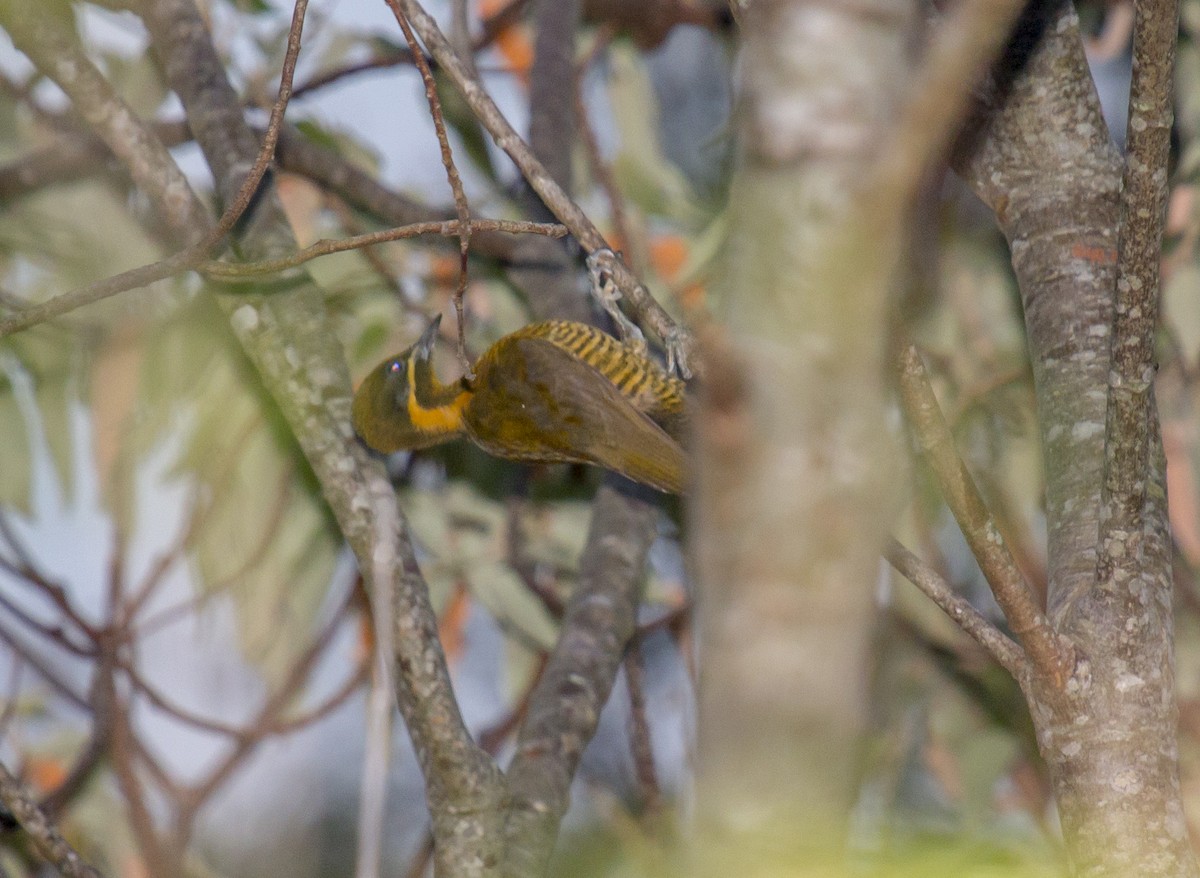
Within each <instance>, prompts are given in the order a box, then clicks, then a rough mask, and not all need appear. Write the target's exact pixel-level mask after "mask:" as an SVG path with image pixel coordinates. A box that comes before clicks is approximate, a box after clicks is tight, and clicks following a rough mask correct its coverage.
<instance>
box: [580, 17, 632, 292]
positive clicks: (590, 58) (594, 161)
mask: <svg viewBox="0 0 1200 878" xmlns="http://www.w3.org/2000/svg"><path fill="white" fill-rule="evenodd" d="M612 36H613V33H612V28H611V27H602V28H600V29H599V31H598V32H597V33H596V36H595V41H594V43H593V44H592V47H591V49H590V50H589V51H588V53H587V55H586V56H585V57H584V58H583V60H581V61H580V62H579V65H578V67H577V68H576V73H575V118H576V119H577V120H578V123H579V139H580V141H581V142H582V143H583V148H584V152H585V154H586V155H587V159H588V164H589V165H590V166H591V170H592V176H593V177H595V178H596V182H597V183H599V184H600V188H601V189H602V190H603V192H604V195H605V197H606V198H607V199H608V208H609V211H610V215H611V217H612V224H613V229H614V231H616V233H617V237H618V238H620V240H621V246H622V247H623V248H624V255H626V256H627V258H629V260H630V261H631V262H632V263H633V266H634V268H636V269H639V270H640V269H642V267H643V266H642V259H641V258H640V257H641V256H642V253H641V252H639V251H640V250H641V248H640V247H638V243H639V242H638V240H637V239H636V238H635V237H634V235H633V232H632V231H631V229H630V227H629V219H628V216H627V213H628V211H627V210H626V207H625V197H624V196H623V195H622V194H621V190H620V187H618V186H617V181H616V178H615V177H614V176H613V173H612V168H611V167H609V164H608V162H606V161H605V160H604V156H602V155H601V154H600V141H599V139H597V137H596V130H595V128H593V127H592V124H591V120H590V119H589V117H588V111H587V105H586V103H585V102H584V99H583V97H584V95H583V85H584V79H585V78H586V76H587V72H588V71H589V70H590V69H591V67H592V65H593V64H594V63H595V62H596V59H597V58H598V57H599V56H600V54H601V53H602V52H604V50H605V49H607V48H608V44H609V43H610V42H611V41H612ZM635 248H636V249H635Z"/></svg>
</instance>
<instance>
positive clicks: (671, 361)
mask: <svg viewBox="0 0 1200 878" xmlns="http://www.w3.org/2000/svg"><path fill="white" fill-rule="evenodd" d="M686 340H687V331H686V330H684V329H682V328H680V327H678V326H676V327H673V328H672V329H671V331H670V332H668V333H667V337H666V338H664V339H663V347H665V348H666V349H667V372H668V373H674V372H678V373H679V377H680V378H682V379H683V380H684V381H687V380H688V379H689V378H691V377H692V370H691V368H690V367H689V366H688V355H687V343H686Z"/></svg>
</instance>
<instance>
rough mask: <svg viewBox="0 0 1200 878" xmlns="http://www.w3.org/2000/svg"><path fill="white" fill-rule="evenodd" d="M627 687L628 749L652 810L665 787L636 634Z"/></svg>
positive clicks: (628, 656) (627, 658) (659, 802)
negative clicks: (656, 757) (657, 762)
mask: <svg viewBox="0 0 1200 878" xmlns="http://www.w3.org/2000/svg"><path fill="white" fill-rule="evenodd" d="M624 667H625V688H626V689H627V690H628V692H629V752H630V754H631V755H632V756H633V769H634V774H635V775H636V776H637V780H638V788H639V791H640V792H641V798H642V802H641V804H642V806H643V808H644V809H645V811H646V812H647V813H650V814H653V813H655V812H657V811H658V810H660V809H661V808H662V788H661V787H660V785H659V782H658V770H657V768H655V765H654V741H653V739H652V737H651V735H650V720H649V717H648V716H647V715H646V691H645V678H646V674H645V671H644V670H643V668H642V638H641V635H638V634H635V635H634V636H633V637H632V638H630V640H629V648H628V649H627V650H626V651H625V664H624Z"/></svg>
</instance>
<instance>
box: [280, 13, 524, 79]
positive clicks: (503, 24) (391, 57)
mask: <svg viewBox="0 0 1200 878" xmlns="http://www.w3.org/2000/svg"><path fill="white" fill-rule="evenodd" d="M528 4H529V0H513V2H511V3H509V4H508V5H507V6H505V7H504V8H503V9H501V10H499V11H498V12H496V13H495V14H493V15H490V16H488V18H486V19H485V20H484V22H483V28H482V30H481V31H480V34H479V36H478V37H476V38H475V39H474V40H473V41H472V42H471V50H472V53H475V52H479V51H481V50H483V49H486V48H487V47H488V46H490V45H491V44H492V43H494V42H495V41H496V38H497V37H498V36H500V34H501V33H502V32H503V31H504V29H505V28H507V27H509V26H510V25H512V24H513V23H514V22H516V21H517V19H518V18H519V17H520V15H521V12H522V11H523V10H524V8H525V7H526V6H527V5H528ZM411 63H413V53H412V51H411V50H408V49H396V50H395V51H391V52H388V53H387V54H384V55H379V56H377V57H375V58H369V59H367V60H366V61H359V62H356V63H354V64H347V65H346V66H345V67H339V68H337V69H335V70H330V71H328V72H326V73H321V74H318V75H317V76H314V77H313V78H312V79H310V80H308V81H307V82H305V83H303V84H302V85H298V86H296V88H295V90H294V91H293V92H292V98H293V99H295V98H299V97H301V96H307V95H308V93H309V92H313V91H316V90H317V89H321V88H324V87H325V86H327V85H331V84H332V83H335V82H337V81H339V80H341V79H345V78H346V77H348V76H355V75H357V74H359V73H366V72H369V71H371V70H381V69H385V68H388V67H399V66H400V65H401V64H411Z"/></svg>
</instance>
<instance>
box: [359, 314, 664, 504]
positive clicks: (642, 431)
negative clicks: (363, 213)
mask: <svg viewBox="0 0 1200 878" xmlns="http://www.w3.org/2000/svg"><path fill="white" fill-rule="evenodd" d="M440 323H441V315H438V316H437V317H435V318H434V320H433V321H432V322H431V323H430V324H429V326H428V328H427V329H426V330H425V331H424V332H423V333H422V334H421V337H420V338H419V339H418V340H417V342H416V344H414V345H413V346H412V347H410V348H408V349H407V350H405V351H403V352H401V353H399V354H397V355H396V356H394V357H389V358H387V359H386V360H384V361H383V362H382V363H380V364H379V365H378V366H376V367H375V369H373V370H372V371H371V372H370V373H369V374H368V375H367V377H366V378H365V379H363V382H362V384H361V385H359V388H358V390H357V391H356V392H355V394H354V402H353V406H352V418H353V423H354V430H355V433H356V434H357V435H358V437H359V439H361V440H362V441H363V442H364V443H365V444H366V445H367V446H368V447H369V448H371V449H373V450H375V451H378V452H382V453H391V452H393V451H400V450H416V449H421V448H430V447H432V446H435V445H440V444H441V443H443V442H449V441H451V440H454V439H457V438H459V437H462V436H466V437H468V438H469V439H470V440H471V441H473V442H474V443H475V444H476V445H478V446H479V447H480V448H482V449H483V450H484V451H486V452H488V453H489V454H491V455H493V456H495V457H501V458H505V459H508V460H516V461H530V462H556V463H584V464H592V465H597V466H601V467H604V468H606V469H609V470H612V471H614V472H617V473H620V474H621V475H623V476H626V477H627V478H630V479H632V480H633V481H635V482H640V483H642V484H644V485H649V486H650V487H652V488H655V489H657V490H659V491H663V492H665V493H670V494H681V493H683V490H684V473H685V470H686V466H685V460H686V456H685V454H684V451H683V445H682V440H683V437H684V434H685V433H686V430H687V405H686V396H685V387H684V384H683V382H682V381H681V380H680V379H678V378H676V377H675V376H673V375H670V374H668V373H667V372H666V370H664V369H663V368H662V367H661V366H660V365H659V364H658V363H656V362H655V361H654V360H652V359H650V358H649V357H647V356H645V355H643V354H641V353H639V352H638V351H636V350H634V349H633V348H631V347H630V346H628V345H626V344H624V343H623V342H621V341H618V340H617V339H616V338H614V337H613V336H611V335H608V334H607V333H605V332H602V331H601V330H599V329H597V328H595V327H593V326H589V325H587V324H585V323H576V322H574V321H569V320H546V321H542V322H540V323H532V324H529V325H527V326H524V327H522V328H521V329H519V330H517V331H516V332H513V333H511V334H509V335H506V336H504V337H503V338H501V339H500V340H499V341H497V342H496V343H495V344H493V345H492V346H491V347H490V348H488V349H487V350H486V351H485V352H484V353H483V355H482V356H481V357H479V359H478V361H476V363H475V365H474V368H473V371H474V377H473V378H468V377H466V376H464V377H462V378H460V379H458V380H457V381H453V382H451V383H449V384H443V383H442V382H441V381H440V380H439V379H438V377H437V375H436V374H435V373H434V369H433V363H432V354H433V348H434V342H435V341H436V339H437V333H438V326H439V325H440Z"/></svg>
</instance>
